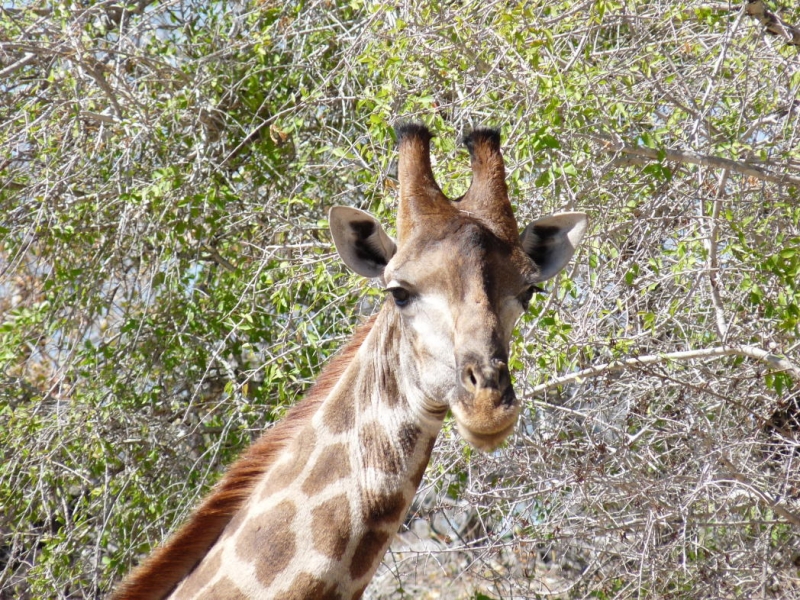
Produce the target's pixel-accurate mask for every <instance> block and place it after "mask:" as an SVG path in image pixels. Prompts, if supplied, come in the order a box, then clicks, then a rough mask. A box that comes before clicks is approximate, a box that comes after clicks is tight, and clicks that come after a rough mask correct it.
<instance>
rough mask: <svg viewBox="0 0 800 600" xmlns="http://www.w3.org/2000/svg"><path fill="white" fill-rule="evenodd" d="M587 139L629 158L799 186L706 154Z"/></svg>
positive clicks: (593, 136)
mask: <svg viewBox="0 0 800 600" xmlns="http://www.w3.org/2000/svg"><path fill="white" fill-rule="evenodd" d="M588 137H589V138H591V139H593V140H594V141H596V142H599V143H600V144H601V145H602V146H603V150H605V151H607V152H621V153H623V154H628V155H631V156H637V157H641V158H647V159H651V160H659V161H660V160H669V161H672V162H679V163H687V164H691V165H699V166H703V167H711V168H714V169H728V170H730V171H735V172H736V173H741V174H742V175H747V176H749V177H755V178H756V179H761V180H763V181H769V182H772V183H782V184H791V185H800V177H792V176H791V175H785V174H784V175H775V174H773V173H770V172H769V171H767V170H765V169H763V168H761V167H757V166H755V165H749V164H747V163H743V162H739V161H735V160H731V159H729V158H722V157H720V156H709V155H707V154H694V153H692V152H684V151H683V150H668V149H662V150H656V149H654V148H640V147H637V146H630V145H628V144H625V143H624V142H622V141H621V140H615V139H612V138H611V137H609V136H605V135H599V134H590V135H589V136H588Z"/></svg>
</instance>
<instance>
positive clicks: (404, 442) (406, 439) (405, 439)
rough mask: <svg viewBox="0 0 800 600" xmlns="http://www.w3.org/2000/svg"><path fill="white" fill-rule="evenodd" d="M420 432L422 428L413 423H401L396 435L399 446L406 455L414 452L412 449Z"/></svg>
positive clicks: (415, 446)
mask: <svg viewBox="0 0 800 600" xmlns="http://www.w3.org/2000/svg"><path fill="white" fill-rule="evenodd" d="M421 433H422V430H421V429H420V428H419V427H417V426H416V425H414V424H413V423H403V425H402V426H401V427H400V431H399V432H398V434H397V437H398V439H399V440H400V447H401V448H402V449H403V452H404V453H405V455H406V456H411V455H412V454H414V450H416V448H417V440H418V439H419V436H420V434H421Z"/></svg>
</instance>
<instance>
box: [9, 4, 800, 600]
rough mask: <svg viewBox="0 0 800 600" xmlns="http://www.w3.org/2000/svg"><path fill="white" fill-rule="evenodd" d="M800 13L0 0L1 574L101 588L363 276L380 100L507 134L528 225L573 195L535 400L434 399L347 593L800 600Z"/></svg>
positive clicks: (327, 350) (204, 484)
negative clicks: (471, 416)
mask: <svg viewBox="0 0 800 600" xmlns="http://www.w3.org/2000/svg"><path fill="white" fill-rule="evenodd" d="M798 25H800V7H799V6H797V5H796V4H795V3H791V2H782V3H781V4H778V3H764V2H763V1H762V0H756V1H754V2H740V3H729V2H709V3H696V2H684V1H666V0H653V1H650V2H633V1H627V2H625V1H615V0H590V1H588V2H578V1H576V0H564V1H561V2H540V1H535V0H534V1H528V2H486V1H483V2H478V1H474V0H461V1H444V0H441V1H432V2H413V1H402V2H387V1H379V0H376V1H370V0H349V1H345V0H309V1H302V0H290V1H287V2H283V1H273V0H256V1H253V2H250V1H248V0H242V1H237V0H232V1H227V0H182V1H180V2H159V1H153V0H136V1H135V2H131V3H127V4H126V3H122V2H113V1H111V0H109V1H103V2H97V1H95V0H84V1H82V2H75V1H72V0H67V1H65V2H62V3H49V2H46V3H34V2H29V1H27V0H20V1H15V0H8V1H5V2H4V3H3V7H2V8H0V597H2V598H5V597H14V598H82V597H92V598H94V597H100V596H102V595H104V594H105V593H106V592H107V591H108V590H110V589H111V587H112V586H113V585H114V583H115V582H116V581H118V580H119V579H120V578H121V577H122V575H124V573H125V572H127V571H128V570H129V569H130V568H131V566H132V565H133V564H135V563H136V562H137V561H138V560H139V559H140V558H141V557H142V556H144V555H145V554H146V553H147V552H148V551H149V550H150V549H151V548H153V547H154V546H155V545H157V544H158V543H159V542H160V541H161V540H163V539H164V538H165V536H166V535H168V533H169V532H170V531H171V530H173V529H174V528H175V527H176V526H177V525H178V524H179V523H180V522H181V520H182V519H183V518H185V516H186V515H187V514H188V512H189V511H190V510H191V508H192V506H193V505H194V504H195V503H196V502H197V500H198V499H199V498H200V497H201V496H202V494H203V493H204V492H205V491H207V490H208V489H209V487H210V486H211V485H213V483H214V482H215V481H216V480H217V479H218V478H219V476H220V474H221V473H222V472H223V471H224V469H225V466H226V465H227V464H229V463H230V462H231V461H232V460H233V459H234V458H235V457H236V455H237V454H238V453H240V452H241V451H242V449H243V448H245V447H246V446H247V445H248V444H249V443H250V442H251V441H252V440H253V439H254V438H255V437H256V436H257V435H258V433H259V432H260V431H262V430H263V429H264V428H265V427H268V426H269V425H270V424H271V423H273V422H274V421H276V420H277V419H279V418H280V417H281V416H282V415H283V414H284V412H285V410H286V409H287V407H289V406H291V405H292V404H294V403H295V402H296V401H297V400H298V399H299V397H300V396H301V395H302V394H303V392H304V390H306V389H307V388H308V386H309V385H310V383H311V382H312V381H313V380H314V377H315V375H316V374H317V373H318V372H319V370H320V368H321V366H322V365H323V364H324V363H325V361H326V360H327V358H328V357H330V356H331V355H332V354H333V353H334V352H335V351H336V349H337V348H338V347H340V345H341V344H342V343H343V342H344V340H346V339H347V337H348V335H349V333H350V332H351V331H352V330H353V329H354V326H355V324H356V323H358V322H359V320H360V319H363V318H364V317H365V316H366V315H369V314H371V313H373V312H374V311H375V310H377V307H378V306H379V305H380V302H382V292H381V290H380V289H379V288H378V287H377V286H373V285H370V284H369V283H368V282H364V281H363V280H360V279H358V278H356V277H354V276H352V275H351V274H349V273H348V272H347V271H346V269H345V268H344V267H342V266H341V265H340V264H339V262H338V261H337V260H335V259H334V253H333V250H332V243H331V240H330V237H329V235H328V232H327V223H326V214H327V209H328V208H329V207H330V206H332V205H334V204H345V205H350V206H355V207H358V208H362V209H365V210H369V211H371V212H372V213H373V214H375V215H376V216H378V217H379V218H381V219H382V220H383V221H384V222H385V223H387V224H390V225H391V223H392V222H393V219H394V215H393V211H394V206H395V202H396V187H397V185H396V179H395V169H396V150H395V147H394V146H395V140H394V133H393V126H394V124H395V123H397V122H398V121H399V120H418V121H422V122H424V123H426V124H427V125H428V126H429V127H430V128H431V129H432V130H433V131H435V132H436V133H437V137H436V138H435V139H434V140H433V145H434V151H433V154H434V159H435V164H434V170H435V172H436V175H437V179H438V180H439V181H440V182H441V183H442V185H443V187H444V191H445V193H447V194H448V195H450V196H457V195H459V194H460V193H462V192H463V191H464V190H465V189H466V187H467V185H468V182H469V166H468V161H467V160H466V158H465V157H466V150H465V149H464V148H463V147H461V146H460V145H459V143H458V141H459V138H460V137H461V136H462V135H463V134H464V133H466V132H468V131H469V130H470V129H471V128H473V127H476V126H484V125H486V126H494V127H498V128H500V129H501V131H502V135H503V148H504V153H505V158H506V165H507V169H508V177H509V179H508V183H509V187H510V192H511V196H512V201H513V202H514V204H515V208H516V211H517V215H518V218H519V220H520V222H521V223H524V222H526V221H529V220H531V219H533V218H535V217H538V216H540V215H544V214H547V213H551V212H556V211H560V210H582V211H585V212H587V213H588V214H589V215H590V231H589V234H588V239H587V240H586V241H585V242H584V244H583V246H582V248H581V250H580V252H579V253H578V254H577V255H576V257H575V258H574V259H573V263H572V266H571V267H570V268H569V269H568V272H567V273H565V274H563V275H562V276H560V277H559V278H558V279H557V280H555V281H554V282H552V283H550V284H548V286H547V290H546V292H545V293H544V294H543V295H541V296H540V297H539V298H538V300H534V302H533V303H532V305H531V308H530V310H529V311H528V314H527V315H526V316H525V317H524V318H523V320H522V323H521V326H520V328H519V331H518V333H517V335H516V337H515V341H514V345H513V358H512V363H513V364H512V365H511V366H512V373H513V376H514V378H515V382H516V384H515V385H516V389H517V392H518V394H519V395H520V397H523V398H524V399H525V406H526V408H525V410H524V414H523V418H522V420H521V423H520V425H519V427H518V429H517V431H516V433H515V434H514V435H513V436H512V437H511V438H510V440H509V441H508V442H507V443H506V444H505V446H504V447H502V448H501V449H500V450H498V451H496V452H494V453H491V454H481V453H478V452H475V451H472V450H471V449H470V448H469V447H468V446H466V445H465V444H464V442H463V441H462V440H460V439H459V438H458V435H457V433H456V432H455V430H454V428H453V427H452V426H451V425H450V424H449V422H448V423H446V425H445V429H444V431H443V432H442V434H441V435H440V439H439V442H438V444H437V447H436V449H435V451H434V457H433V460H432V463H431V465H430V466H429V469H428V472H427V474H426V476H425V479H424V481H423V484H422V486H421V488H420V491H419V493H418V496H417V499H416V500H415V503H414V508H413V509H412V513H411V514H409V516H408V518H407V521H406V527H405V528H404V530H403V531H401V532H400V536H399V538H398V542H397V544H395V545H394V546H393V549H392V550H391V551H390V553H389V554H387V556H386V558H385V560H384V566H383V567H382V568H381V570H380V571H379V574H378V576H377V578H376V580H375V581H374V582H373V584H372V586H371V587H370V588H369V589H368V591H367V594H366V595H365V597H368V598H418V597H425V594H427V593H429V592H431V593H432V592H433V591H436V592H437V593H439V594H441V595H440V596H437V597H442V598H474V599H480V598H493V599H494V598H527V597H534V596H536V595H537V594H548V593H549V594H556V595H557V596H558V597H565V598H566V597H575V598H585V597H595V598H612V597H614V598H639V597H667V596H675V597H741V598H750V597H755V596H758V597H775V598H778V597H780V598H792V597H795V598H800V585H798V581H800V550H798V548H800V336H799V335H798V334H800V288H799V287H798V280H800V200H798V198H799V197H800V127H799V126H798V123H800V59H799V58H798V47H800V29H798Z"/></svg>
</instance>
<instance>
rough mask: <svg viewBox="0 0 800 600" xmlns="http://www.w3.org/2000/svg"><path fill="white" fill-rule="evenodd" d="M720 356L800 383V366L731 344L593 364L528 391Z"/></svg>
mask: <svg viewBox="0 0 800 600" xmlns="http://www.w3.org/2000/svg"><path fill="white" fill-rule="evenodd" d="M723 356H746V357H748V358H755V359H756V360H760V361H761V362H764V363H766V364H767V365H768V366H769V367H770V368H772V369H775V370H777V371H784V372H787V373H789V374H790V375H791V376H792V377H794V378H795V379H797V380H798V381H800V367H798V366H797V365H795V364H794V363H793V362H791V361H789V360H787V359H785V358H781V357H780V356H777V355H775V354H772V353H770V352H767V351H766V350H762V349H761V348H756V347H755V346H744V345H730V346H717V347H715V348H705V349H703V350H685V351H682V352H667V353H665V354H645V355H644V356H637V357H636V358H626V359H624V360H615V361H614V362H610V363H605V364H601V365H596V366H594V367H589V368H588V369H582V370H580V371H578V372H576V373H570V374H569V375H564V376H562V377H556V378H555V379H552V380H550V381H547V382H545V383H541V384H539V385H537V386H536V387H534V388H533V390H531V392H530V394H531V395H533V394H538V393H539V392H543V391H545V390H549V389H552V388H554V387H558V386H560V385H564V384H567V383H572V382H574V381H580V380H581V379H588V378H590V377H597V376H598V375H603V374H604V373H610V372H613V371H622V370H625V369H628V368H633V367H640V366H643V365H653V364H660V363H665V362H668V361H673V360H694V359H696V358H720V357H723Z"/></svg>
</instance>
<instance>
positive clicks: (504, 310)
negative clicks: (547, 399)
mask: <svg viewBox="0 0 800 600" xmlns="http://www.w3.org/2000/svg"><path fill="white" fill-rule="evenodd" d="M397 137H398V141H399V146H400V148H399V151H400V161H399V165H398V178H399V181H400V201H399V207H398V215H397V233H398V236H397V237H398V239H397V241H396V242H395V241H394V240H392V239H391V238H390V237H389V236H388V235H387V234H386V233H385V231H384V230H383V228H382V227H381V225H380V223H379V222H378V221H377V220H376V219H375V218H374V217H372V216H371V215H369V214H368V213H365V212H363V211H360V210H357V209H354V208H348V207H343V206H336V207H333V208H332V209H331V211H330V224H331V231H332V235H333V239H334V243H335V244H336V248H337V250H338V252H339V254H340V256H341V257H342V260H343V261H344V262H345V264H347V265H348V266H349V267H350V268H351V269H352V270H353V271H355V272H356V273H358V274H360V275H363V276H365V277H375V278H380V279H381V280H382V282H383V283H384V284H385V287H386V290H387V292H388V293H389V295H390V296H391V297H390V298H389V299H387V301H386V303H385V305H384V308H383V310H387V311H392V312H393V313H394V315H395V316H396V319H397V321H398V323H399V324H400V328H399V330H400V331H401V332H402V334H401V337H402V340H403V341H402V342H401V343H402V344H404V347H403V348H402V350H401V360H403V361H404V364H403V365H402V366H401V365H398V368H402V369H404V371H405V372H406V373H405V376H406V377H407V379H408V380H410V381H413V388H414V389H413V390H411V391H409V390H408V389H406V395H407V396H408V397H409V401H411V402H416V403H417V404H418V405H419V407H420V409H421V410H425V411H430V412H433V413H437V414H442V412H443V411H444V410H445V409H446V408H448V407H449V409H450V410H451V412H452V413H453V415H454V417H455V419H456V423H457V426H458V429H459V431H460V432H461V435H462V436H463V437H464V438H465V439H467V440H468V441H469V442H470V443H472V444H473V445H474V446H476V447H477V448H480V449H484V450H488V449H492V448H494V447H496V446H497V445H499V444H500V443H501V442H502V441H503V440H504V439H505V438H506V437H507V436H508V435H509V434H510V433H511V432H512V430H513V429H514V426H515V424H516V421H517V416H518V414H519V410H520V403H519V400H518V399H517V397H516V395H515V393H514V389H513V387H512V385H511V376H510V374H509V370H508V354H509V345H510V342H511V335H512V331H513V328H514V325H515V323H516V321H517V319H518V318H519V316H520V315H521V314H522V312H523V311H524V310H525V309H526V308H527V306H528V303H529V301H530V299H531V296H532V294H533V292H534V291H535V290H536V285H537V284H538V283H540V282H542V281H545V280H546V279H549V278H551V277H553V276H554V275H555V274H556V273H558V272H559V271H561V270H562V269H563V268H564V267H565V266H566V264H567V262H568V261H569V259H570V258H571V257H572V255H573V253H574V252H575V248H576V246H577V245H578V243H579V242H580V240H581V237H582V236H583V234H584V232H585V231H586V226H587V218H586V215H585V214H583V213H562V214H557V215H553V216H550V217H546V218H544V219H540V220H538V221H535V222H533V223H531V224H529V225H528V226H527V227H526V228H525V229H524V230H523V231H522V233H521V234H520V233H519V229H518V226H517V222H516V219H515V218H514V213H513V211H512V208H511V203H510V202H509V199H508V192H507V187H506V182H505V167H504V163H503V156H502V154H501V152H500V135H499V133H498V132H497V131H495V130H489V129H477V130H475V131H473V132H472V133H471V134H469V135H468V136H466V138H465V140H464V141H465V144H466V146H467V149H468V150H469V153H470V157H471V161H472V173H473V177H472V183H471V185H470V187H469V190H468V191H467V193H466V194H465V195H464V196H462V197H461V198H458V199H455V200H449V199H448V198H446V197H445V195H444V194H443V193H442V191H441V189H440V188H439V186H438V185H437V183H436V180H435V179H434V176H433V171H432V169H431V161H430V139H431V134H430V132H429V131H428V129H426V128H425V127H424V126H421V125H416V124H408V125H403V126H400V127H398V129H397ZM406 387H407V388H408V386H406Z"/></svg>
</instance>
